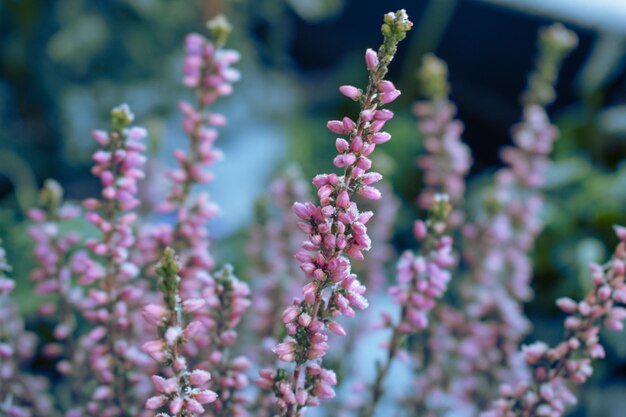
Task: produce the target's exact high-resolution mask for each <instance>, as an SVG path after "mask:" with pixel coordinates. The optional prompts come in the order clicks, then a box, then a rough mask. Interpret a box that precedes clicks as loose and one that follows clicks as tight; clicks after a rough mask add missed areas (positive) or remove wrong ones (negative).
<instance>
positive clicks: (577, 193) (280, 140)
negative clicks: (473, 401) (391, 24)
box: [0, 0, 626, 417]
mask: <svg viewBox="0 0 626 417" xmlns="http://www.w3.org/2000/svg"><path fill="white" fill-rule="evenodd" d="M398 8H405V9H406V10H407V12H408V14H409V16H410V17H411V19H412V21H413V22H414V23H415V26H414V29H413V30H412V32H411V33H410V35H409V38H408V39H407V41H405V42H404V43H403V44H402V45H401V48H400V50H399V53H398V55H397V61H396V62H394V64H393V65H392V69H391V74H390V79H391V80H393V81H394V82H395V83H396V84H397V85H398V87H399V88H400V89H401V90H402V91H403V94H402V96H401V98H400V99H399V100H398V101H397V102H395V103H394V104H393V105H392V109H393V110H394V111H395V112H396V113H397V114H398V118H397V121H396V123H394V125H393V127H391V129H392V130H391V133H392V134H393V135H394V140H393V141H392V142H390V144H389V145H386V147H385V149H384V152H385V153H386V156H387V157H386V158H385V157H383V158H381V162H380V163H381V164H382V165H381V166H383V168H384V171H385V172H386V173H387V174H388V177H389V178H390V179H391V181H392V184H393V186H394V188H395V189H396V191H397V192H398V193H399V194H400V196H401V197H402V199H403V201H404V203H405V204H404V205H403V208H402V211H401V213H400V216H399V219H398V221H397V225H398V232H397V233H396V235H397V236H396V238H395V241H396V244H397V245H401V244H402V242H403V239H402V235H403V234H406V233H407V232H406V231H407V230H408V227H407V226H408V225H410V219H411V218H413V217H414V216H415V214H416V212H415V209H414V204H413V202H414V199H415V196H416V194H417V192H418V188H419V184H420V182H419V172H418V171H417V169H416V167H415V162H414V161H415V158H416V156H417V155H418V153H419V152H420V149H421V142H420V138H419V135H418V134H417V131H416V130H415V119H414V117H413V116H412V115H411V113H410V104H411V103H412V102H413V101H415V100H416V99H418V98H419V88H418V84H417V82H416V77H415V73H416V69H417V66H418V65H419V62H420V60H421V57H422V56H423V54H424V53H426V52H435V53H436V54H437V55H439V56H440V57H441V58H443V59H444V60H446V61H447V62H448V65H449V70H450V79H451V80H450V81H451V86H452V99H453V100H454V101H455V102H456V103H457V104H458V107H459V115H460V118H461V119H462V120H463V121H464V123H465V124H466V131H465V134H464V138H465V140H466V141H467V142H468V143H469V145H470V146H471V148H472V151H473V154H474V159H475V164H474V168H473V170H472V183H473V184H474V186H475V187H479V186H480V185H481V184H482V183H484V181H485V178H487V176H486V175H485V173H489V172H492V171H493V170H494V169H495V168H497V167H498V165H499V164H500V162H499V159H498V150H499V148H500V147H501V146H502V145H505V144H508V143H509V142H510V137H509V130H510V127H511V125H512V124H514V123H515V122H516V121H517V120H518V119H519V118H520V113H521V108H520V106H519V104H518V98H519V95H520V93H521V92H522V90H523V88H524V85H525V82H526V76H527V74H528V72H529V70H530V69H531V67H532V65H533V63H534V56H535V52H536V39H537V30H538V29H539V28H540V27H541V26H543V25H545V24H547V23H550V22H552V21H555V20H556V21H561V22H563V23H564V24H566V26H568V27H569V28H570V29H572V30H574V31H576V32H577V34H578V35H579V38H580V43H579V47H578V48H577V49H576V50H575V52H574V53H573V54H572V55H571V56H570V57H569V58H568V59H567V60H566V61H565V66H564V69H563V71H562V75H561V79H560V82H559V84H558V88H557V91H558V94H559V98H558V100H557V102H556V103H555V104H554V105H552V106H551V107H550V108H549V113H550V114H551V116H552V117H553V120H554V121H555V123H556V124H558V126H559V127H560V129H561V132H562V135H561V138H560V139H559V141H558V145H557V149H556V153H555V160H556V163H555V166H554V167H553V168H552V170H551V172H550V176H549V184H548V188H547V198H548V203H549V204H548V211H547V213H546V216H547V217H546V218H547V222H548V227H547V229H546V231H545V232H544V234H543V235H542V236H541V238H540V240H539V242H538V250H537V252H536V256H535V257H536V262H537V270H536V276H535V280H536V281H535V282H536V285H535V286H536V288H537V297H536V300H535V301H534V302H533V303H531V304H530V305H529V306H528V312H529V314H530V316H531V317H532V318H533V321H534V322H535V334H534V335H533V338H534V337H535V336H539V337H543V336H546V337H547V338H548V339H550V337H554V335H555V334H559V332H560V331H559V330H557V329H558V326H560V316H559V315H558V314H556V310H555V309H554V307H553V300H554V298H555V297H556V296H557V295H572V296H576V295H579V294H582V292H583V291H584V290H585V289H586V288H587V285H588V284H587V282H586V279H587V278H586V264H587V262H588V261H589V260H600V259H602V258H603V257H605V256H606V255H607V253H608V252H607V248H606V246H605V244H604V243H602V242H609V243H610V244H612V243H613V238H612V237H611V234H612V232H611V228H610V226H611V225H612V224H613V223H626V210H625V208H626V165H625V164H624V163H623V161H624V159H625V158H626V71H625V69H624V67H625V61H626V2H624V1H623V0H596V1H593V2H589V1H573V0H570V1H565V0H550V1H540V0H488V1H477V0H476V1H472V0H430V1H426V0H414V1H386V2H381V1H378V0H231V1H228V0H208V1H207V0H205V1H202V0H194V1H191V0H189V1H167V0H124V1H122V0H0V236H2V237H3V238H4V239H5V240H6V241H8V242H9V254H10V255H12V258H13V260H14V263H15V264H16V269H17V271H18V272H19V271H26V270H28V263H29V262H30V259H29V257H28V256H27V255H26V254H27V252H28V251H27V250H25V248H28V242H27V239H26V238H25V236H24V233H23V232H24V227H25V226H24V223H23V219H24V211H25V209H27V208H28V207H30V206H32V205H33V204H35V203H36V198H37V197H36V196H37V189H38V186H39V185H40V184H41V183H42V181H43V180H44V179H45V178H48V177H52V178H55V179H57V180H58V181H60V182H61V183H62V184H63V186H64V187H65V188H66V192H67V196H68V197H69V198H71V199H79V198H84V197H86V196H91V195H95V194H96V193H97V192H98V183H97V181H96V180H95V179H94V178H92V176H91V175H90V174H89V168H90V154H91V152H92V151H93V149H94V146H93V142H92V140H91V138H90V134H89V132H90V131H91V130H92V129H93V128H103V127H106V126H107V123H108V113H109V109H110V108H111V107H112V106H114V105H116V104H119V103H120V102H127V103H129V104H130V106H131V107H132V108H133V110H134V112H135V115H136V120H137V121H138V123H140V124H143V125H145V126H146V127H147V128H148V129H149V131H150V134H151V135H150V136H151V139H150V153H151V154H152V155H153V156H154V157H155V158H154V162H152V163H151V165H150V168H149V178H148V184H149V185H148V186H147V189H148V190H150V191H149V192H146V195H149V196H150V197H151V198H152V199H154V200H157V199H158V198H159V196H160V195H162V193H163V188H164V187H162V186H161V185H162V184H163V179H162V176H161V175H159V174H158V173H159V172H160V169H161V168H162V167H163V166H167V165H170V164H172V160H171V157H170V154H171V150H172V149H173V148H175V147H176V146H181V144H184V140H185V138H184V136H183V135H182V133H181V132H180V129H179V124H180V117H179V115H178V112H177V110H176V103H177V100H179V99H180V98H182V97H187V96H188V92H187V91H185V89H184V88H183V87H182V86H181V84H180V78H181V77H180V66H181V59H182V50H181V45H182V42H183V39H184V36H185V34H186V33H188V32H191V31H198V32H201V33H203V32H204V31H205V29H204V22H205V21H206V20H207V19H209V18H211V17H212V16H214V15H216V14H217V13H225V14H226V15H227V16H228V17H229V19H230V20H231V21H232V22H233V25H234V27H235V30H234V32H233V34H232V37H231V40H230V43H229V44H230V46H231V47H233V48H236V49H239V50H241V51H242V55H243V59H242V62H241V64H240V65H239V68H240V69H241V71H242V73H243V79H242V81H241V82H240V83H239V84H238V85H236V86H235V93H234V95H233V96H232V97H229V98H227V99H226V100H223V101H222V102H220V103H219V105H218V108H219V110H220V111H222V112H224V113H225V114H226V115H227V116H228V118H229V125H228V127H226V128H225V129H224V130H223V131H222V133H221V136H220V139H219V144H220V146H221V147H222V148H223V149H224V151H225V153H226V155H227V158H226V161H225V162H222V163H220V164H219V165H218V166H217V168H216V173H217V178H218V179H217V180H216V182H215V183H213V184H212V185H211V190H212V195H213V197H214V199H215V200H217V201H218V202H219V204H220V205H221V206H222V207H223V209H224V210H223V211H224V215H223V218H222V220H221V221H220V222H218V223H216V224H215V225H214V226H213V228H214V232H215V233H216V235H218V236H220V237H221V238H222V239H223V240H224V244H223V245H221V247H223V249H222V251H223V257H224V258H225V260H230V261H233V260H235V261H236V259H237V253H238V252H239V250H240V244H241V241H242V239H244V238H243V236H244V233H243V232H242V231H243V230H245V229H246V227H247V225H248V224H249V222H250V221H251V219H252V212H253V209H252V207H253V202H254V200H255V198H257V197H258V196H259V195H260V194H262V193H263V191H264V187H265V185H266V184H267V181H268V180H269V178H270V177H271V176H272V174H273V173H275V172H276V171H277V170H278V169H280V168H281V167H282V166H284V165H285V164H286V162H287V161H296V162H298V163H299V164H300V165H301V166H302V168H303V170H304V172H305V176H306V177H310V176H311V175H312V174H314V173H316V172H319V171H326V170H328V169H330V166H331V164H330V161H331V160H332V158H331V154H332V152H333V146H332V142H331V140H332V135H329V134H328V133H327V131H326V129H325V122H326V120H328V119H330V118H337V117H339V116H341V115H344V114H353V113H354V111H355V108H354V107H353V103H351V102H349V101H348V100H345V99H343V98H342V97H341V96H340V95H339V94H338V92H337V86H338V85H340V84H355V85H360V86H362V85H364V83H365V82H366V72H365V70H364V68H363V57H362V54H363V52H364V50H365V48H367V47H376V46H377V45H378V44H379V42H380V40H381V35H380V31H379V27H380V24H381V18H382V15H383V14H384V13H385V12H388V11H390V10H391V9H398ZM150 174H152V175H150ZM233 185H235V186H236V187H233ZM233 189H236V190H237V192H233ZM23 293H25V292H23ZM608 352H609V360H608V361H607V362H606V365H605V366H604V368H601V370H600V371H599V372H598V373H597V375H596V377H595V378H596V385H597V386H599V385H598V383H599V382H600V381H602V385H603V387H604V388H603V389H602V390H599V389H597V388H593V386H592V388H591V389H590V390H588V391H587V392H588V393H591V394H588V396H587V397H586V400H585V401H583V406H582V407H581V409H580V410H581V411H580V413H581V414H579V415H589V416H592V415H602V416H607V417H610V416H623V414H620V413H621V412H622V411H621V410H623V406H626V396H624V395H623V393H624V392H625V391H624V387H623V385H624V376H625V375H626V338H624V337H623V336H622V335H613V336H611V339H609V348H608ZM607 387H608V388H607ZM604 396H611V401H603V398H604ZM608 403H611V404H618V405H617V406H610V407H609V408H607V407H608V406H606V404H608ZM621 404H623V405H621ZM615 413H617V414H615Z"/></svg>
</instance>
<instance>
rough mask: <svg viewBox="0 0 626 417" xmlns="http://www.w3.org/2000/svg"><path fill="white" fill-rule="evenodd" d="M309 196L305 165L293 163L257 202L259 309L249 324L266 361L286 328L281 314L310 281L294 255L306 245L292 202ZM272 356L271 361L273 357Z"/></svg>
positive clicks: (251, 254) (254, 249) (254, 235)
mask: <svg viewBox="0 0 626 417" xmlns="http://www.w3.org/2000/svg"><path fill="white" fill-rule="evenodd" d="M308 198H309V194H308V184H307V183H306V182H305V181H304V179H303V178H302V173H301V171H300V169H299V168H298V167H297V166H295V165H291V166H289V167H287V169H285V170H284V172H281V173H280V175H279V176H278V177H277V178H275V179H274V180H273V181H272V182H271V183H270V185H269V191H268V193H267V195H265V196H262V197H261V198H260V199H259V200H258V201H257V204H256V213H255V214H256V223H255V224H254V225H253V226H252V228H251V230H250V239H249V240H248V244H247V245H246V253H247V255H248V259H249V263H250V264H251V270H250V272H249V274H250V276H251V277H252V280H251V285H252V308H253V309H254V311H255V314H254V315H253V316H251V317H249V323H248V326H249V327H250V328H251V330H252V331H253V332H254V334H255V335H256V337H257V338H258V340H259V341H261V342H262V346H261V349H260V351H259V356H260V357H259V361H260V362H261V363H263V362H268V361H271V362H273V361H274V358H275V357H274V355H273V353H272V352H271V347H273V346H274V345H275V344H276V340H277V339H278V338H279V337H280V333H281V331H282V330H283V326H282V323H280V322H277V320H276V318H277V317H279V316H280V313H281V309H282V306H283V305H285V304H286V303H288V302H289V301H290V300H291V299H292V298H293V297H294V296H295V295H296V294H297V292H298V291H299V289H300V288H301V286H302V283H303V281H304V274H303V272H302V271H301V270H300V268H299V262H298V261H297V260H296V259H293V257H292V254H293V253H294V252H296V251H297V250H298V248H299V246H300V242H301V238H300V236H301V235H300V230H299V229H298V228H297V226H296V224H295V222H294V221H293V212H292V211H291V205H292V204H293V202H294V201H303V200H306V199H308ZM298 278H300V279H298ZM270 355H271V359H270V358H269V357H267V356H270Z"/></svg>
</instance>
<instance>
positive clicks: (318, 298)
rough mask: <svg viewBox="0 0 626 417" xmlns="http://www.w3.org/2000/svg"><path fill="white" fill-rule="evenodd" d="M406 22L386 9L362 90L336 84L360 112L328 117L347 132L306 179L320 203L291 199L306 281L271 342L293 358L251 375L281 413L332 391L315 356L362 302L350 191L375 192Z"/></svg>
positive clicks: (360, 220)
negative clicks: (377, 157) (375, 161)
mask: <svg viewBox="0 0 626 417" xmlns="http://www.w3.org/2000/svg"><path fill="white" fill-rule="evenodd" d="M411 26H412V23H411V22H410V21H409V20H408V17H407V15H406V12H405V11H404V10H400V11H398V12H396V13H388V14H387V15H385V22H384V24H383V26H382V33H383V36H384V42H383V44H382V46H381V47H380V49H379V50H378V53H377V52H375V51H374V50H372V49H368V50H367V51H366V53H365V62H366V65H367V68H368V70H369V72H370V77H369V85H368V87H367V89H366V91H365V92H363V91H361V90H360V89H358V88H356V87H353V86H342V87H340V91H341V93H342V94H344V95H345V96H347V97H349V98H351V99H352V100H355V101H357V102H359V104H360V105H361V111H360V114H359V118H358V119H357V121H356V122H355V121H353V120H352V119H350V118H348V117H345V118H344V119H343V120H333V121H330V122H328V128H329V129H330V130H331V131H332V132H334V133H337V134H339V135H343V136H347V137H348V140H346V139H344V138H338V139H337V141H336V147H337V150H338V152H339V155H337V157H335V159H334V164H335V166H336V167H338V168H343V169H344V172H343V175H341V176H338V175H336V174H322V175H318V176H316V177H315V178H314V179H313V184H314V185H315V186H316V187H317V190H318V191H317V195H318V197H319V199H320V205H319V206H317V205H315V204H313V203H311V202H307V203H295V204H294V207H293V210H294V212H295V213H296V215H297V216H298V217H299V218H300V219H301V220H302V222H300V223H299V226H300V228H301V229H302V231H303V232H304V233H306V234H307V235H308V239H307V240H306V241H304V242H303V244H302V250H301V251H299V252H298V253H297V254H296V259H298V260H299V261H300V262H301V266H300V267H301V269H302V270H303V271H304V272H305V274H306V275H307V277H309V278H311V279H312V281H311V282H310V283H308V284H306V285H305V286H304V288H303V291H302V295H303V300H300V299H297V298H296V299H294V301H293V305H292V306H290V307H288V308H287V309H286V310H285V311H284V312H283V315H282V319H283V322H284V323H285V325H286V329H287V334H288V336H287V337H286V338H285V340H284V341H283V342H282V343H279V344H278V345H277V346H276V348H275V352H276V354H277V355H278V358H279V360H281V361H284V362H290V363H294V369H293V371H292V372H288V371H287V370H285V369H278V370H277V371H272V370H264V371H262V372H261V377H262V379H261V380H260V381H259V382H258V384H259V385H260V386H261V387H265V388H271V389H273V391H274V393H275V394H276V397H277V403H278V405H279V407H280V408H281V414H282V415H283V416H289V417H294V416H300V415H301V413H302V410H303V409H304V408H305V407H307V406H316V405H318V404H319V401H320V400H325V399H329V398H332V397H333V396H334V390H333V388H332V386H333V385H335V384H336V382H337V380H336V376H335V373H334V372H333V371H330V370H327V369H324V368H322V366H321V364H320V363H321V359H320V358H321V357H322V356H324V354H325V353H326V350H327V349H328V343H327V340H328V335H327V332H326V329H330V330H331V331H332V332H334V333H336V334H338V335H344V334H345V330H344V329H343V328H342V327H341V325H339V324H338V323H337V322H336V321H335V320H334V319H335V318H336V317H337V316H339V315H345V316H348V317H354V315H355V311H354V309H353V307H356V308H358V309H363V308H366V307H367V300H366V299H365V297H364V296H363V294H364V293H365V287H364V286H362V285H361V284H360V282H359V281H358V280H357V277H356V275H354V274H352V273H351V272H350V260H349V258H348V257H350V258H352V259H357V260H362V259H364V256H363V251H366V250H368V249H369V247H370V238H369V237H368V235H367V228H366V226H365V224H366V223H367V222H368V221H369V219H370V218H371V217H372V215H373V213H372V212H364V213H360V212H359V210H358V207H357V205H356V203H355V202H354V201H351V197H352V196H353V195H354V194H359V195H361V196H363V197H364V198H367V199H379V198H380V197H381V194H380V192H379V191H378V190H377V189H376V188H374V187H373V186H372V185H373V184H374V183H376V182H378V181H379V180H380V179H381V178H382V176H381V175H380V174H378V173H375V172H371V173H368V172H367V171H368V170H369V169H370V167H371V160H370V159H369V156H370V155H371V154H372V152H373V151H374V148H375V147H376V145H378V144H382V143H385V142H387V141H388V140H389V139H391V136H390V135H389V134H388V133H386V132H383V131H382V128H383V126H384V125H385V123H386V122H387V121H388V120H389V119H391V118H392V116H393V113H392V112H390V111H389V110H386V109H382V108H381V107H382V106H384V105H385V104H388V103H390V102H392V101H393V100H395V99H396V98H397V97H398V96H399V94H400V91H399V90H397V89H396V88H395V86H394V85H393V84H392V83H391V82H390V81H387V80H384V76H385V74H386V73H387V68H388V65H389V64H390V62H391V60H392V59H393V56H394V54H395V52H396V48H397V45H398V42H400V41H401V40H402V39H404V38H405V36H406V32H407V31H408V30H409V29H410V28H411ZM344 255H346V256H344ZM318 362H319V363H318Z"/></svg>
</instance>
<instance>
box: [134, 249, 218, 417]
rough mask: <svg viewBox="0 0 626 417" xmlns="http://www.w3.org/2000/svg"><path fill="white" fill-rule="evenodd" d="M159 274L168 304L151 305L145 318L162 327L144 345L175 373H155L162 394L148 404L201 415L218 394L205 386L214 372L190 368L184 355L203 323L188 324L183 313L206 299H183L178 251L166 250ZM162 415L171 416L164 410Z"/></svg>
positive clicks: (191, 309)
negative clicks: (167, 374) (153, 337)
mask: <svg viewBox="0 0 626 417" xmlns="http://www.w3.org/2000/svg"><path fill="white" fill-rule="evenodd" d="M155 270H156V273H157V275H158V276H159V279H160V282H159V289H160V290H161V292H162V294H163V299H164V300H165V306H161V305H158V304H150V305H147V306H146V307H145V309H144V318H145V319H146V320H147V321H148V322H149V323H151V324H154V325H156V326H157V328H158V332H159V339H157V340H153V341H150V342H146V343H145V344H144V345H143V349H144V350H145V351H146V352H147V353H148V354H149V355H150V356H152V358H153V359H155V360H156V361H157V362H159V363H160V364H162V365H164V366H167V367H168V368H169V370H170V372H171V374H172V376H171V377H169V378H164V377H162V376H158V375H154V376H152V382H153V384H154V387H155V389H156V391H157V393H158V394H159V395H157V396H153V397H150V398H149V399H148V400H147V401H146V408H148V409H151V410H155V409H158V408H161V407H163V406H165V405H168V410H169V412H170V413H171V415H172V416H198V415H201V414H203V413H204V412H205V410H204V407H203V406H202V404H209V403H212V402H214V401H215V400H216V398H217V394H216V393H215V392H213V391H210V390H208V389H205V387H206V385H207V383H208V382H209V379H210V378H211V374H210V373H209V372H207V371H204V370H201V369H195V370H193V371H189V369H188V365H187V359H186V358H185V356H184V345H185V343H186V342H187V341H188V340H190V339H192V338H193V337H194V336H196V335H197V334H198V333H199V332H200V331H201V329H202V324H201V323H199V322H198V321H192V322H190V323H188V324H187V325H185V324H184V320H183V313H191V312H193V311H196V310H198V309H200V308H202V307H203V306H204V304H205V301H204V300H203V299H187V300H182V299H181V297H180V294H179V286H180V277H179V276H178V271H179V270H180V264H179V262H178V260H177V259H176V258H175V254H174V251H173V250H172V249H170V248H167V249H166V250H165V253H164V254H163V257H162V258H161V262H160V263H159V265H158V266H157V267H156V269H155ZM159 415H160V416H164V417H165V416H169V415H168V414H165V413H160V414H159Z"/></svg>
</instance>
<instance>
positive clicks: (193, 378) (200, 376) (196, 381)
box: [189, 369, 211, 385]
mask: <svg viewBox="0 0 626 417" xmlns="http://www.w3.org/2000/svg"><path fill="white" fill-rule="evenodd" d="M210 379H211V374H210V373H208V372H207V371H203V370H201V369H196V370H194V371H193V372H191V373H190V374H189V382H191V383H192V384H193V385H202V384H204V383H205V382H207V381H209V380H210Z"/></svg>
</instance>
